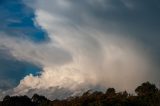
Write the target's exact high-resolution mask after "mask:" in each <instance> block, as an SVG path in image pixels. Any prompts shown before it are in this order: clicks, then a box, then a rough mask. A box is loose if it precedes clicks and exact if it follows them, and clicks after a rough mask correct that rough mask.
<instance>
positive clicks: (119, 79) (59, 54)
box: [0, 0, 152, 98]
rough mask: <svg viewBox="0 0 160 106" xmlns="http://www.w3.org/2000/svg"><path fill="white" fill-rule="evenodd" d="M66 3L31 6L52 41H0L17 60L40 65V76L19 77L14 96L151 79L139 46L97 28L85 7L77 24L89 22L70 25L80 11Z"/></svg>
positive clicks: (129, 87) (124, 85) (119, 85)
mask: <svg viewBox="0 0 160 106" xmlns="http://www.w3.org/2000/svg"><path fill="white" fill-rule="evenodd" d="M69 3H70V2H68V1H65V2H64V1H61V3H59V2H58V0H55V1H54V2H53V1H49V2H45V1H42V0H39V1H37V4H35V7H36V9H35V12H36V13H35V14H36V19H35V21H36V22H35V23H36V24H38V25H40V26H41V27H42V28H43V29H45V30H46V31H47V33H48V36H49V38H50V42H48V43H44V44H43V43H42V44H35V43H31V42H30V41H28V40H24V41H23V40H20V39H17V38H16V39H15V38H5V37H4V38H2V39H0V45H4V46H5V47H7V48H9V50H10V52H11V53H12V55H13V56H14V57H16V58H17V59H22V60H25V61H29V62H32V63H35V64H38V65H41V66H42V67H43V71H42V72H41V75H40V76H33V75H28V76H26V77H25V78H24V79H22V80H21V82H20V84H19V85H18V86H17V87H16V88H15V89H14V92H13V94H29V93H31V94H32V93H35V92H38V90H40V92H41V93H43V94H45V92H46V94H49V93H47V92H54V90H53V89H55V88H57V87H58V89H63V90H64V89H66V90H67V91H68V90H69V91H72V92H75V91H81V90H82V91H83V90H86V89H94V88H95V87H97V86H100V87H102V88H107V87H115V88H116V89H118V90H129V91H132V90H133V89H134V88H135V87H136V86H137V85H138V84H140V83H142V82H144V81H146V80H147V79H149V77H148V76H149V73H150V72H149V70H150V68H151V67H152V66H151V65H152V63H151V61H150V59H149V56H148V55H147V54H146V53H144V52H143V51H142V50H141V45H140V44H138V43H137V42H135V41H134V40H133V39H132V38H125V37H124V36H122V34H120V33H116V34H114V35H112V34H110V33H107V31H104V30H101V29H100V28H97V26H98V24H97V23H99V21H98V20H97V19H95V18H91V16H89V15H88V16H87V13H88V12H85V11H84V13H79V14H80V16H81V15H82V14H84V16H85V17H81V18H80V22H87V23H86V24H87V26H84V25H82V24H79V23H74V22H75V20H72V19H74V18H73V17H76V18H77V16H74V13H76V12H83V11H78V10H76V9H77V8H73V9H75V10H73V11H68V10H70V8H71V7H75V6H73V5H74V4H72V3H71V4H69ZM68 5H70V6H69V7H68ZM59 6H60V7H59ZM61 6H62V7H61ZM82 10H83V9H82ZM68 12H69V13H68ZM72 12H73V13H72ZM71 14H72V16H70V15H71ZM68 15H69V16H68ZM76 15H77V14H76ZM70 17H71V18H70ZM86 17H87V18H86ZM86 20H87V21H86ZM92 22H95V23H94V24H90V23H92ZM90 25H94V26H90ZM96 25H97V26H96ZM95 26H96V27H95ZM107 27H109V26H107ZM50 88H53V89H50ZM64 91H65V90H64ZM71 94H73V93H71ZM46 96H48V97H50V98H55V97H53V96H50V95H46ZM59 96H62V95H59ZM63 96H65V95H64V93H63ZM67 96H68V95H67Z"/></svg>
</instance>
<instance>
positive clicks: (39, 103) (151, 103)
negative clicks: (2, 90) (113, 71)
mask: <svg viewBox="0 0 160 106" xmlns="http://www.w3.org/2000/svg"><path fill="white" fill-rule="evenodd" d="M135 93H136V95H132V94H129V93H127V91H123V92H116V91H115V89H114V88H108V89H107V90H106V92H100V91H94V92H92V91H91V90H89V91H87V92H85V93H83V94H82V95H81V96H75V97H69V98H67V99H64V100H53V101H51V100H48V99H47V98H46V97H44V96H41V95H38V94H34V95H33V96H32V98H29V97H27V96H5V97H4V99H3V101H1V102H0V106H160V89H158V88H157V87H156V86H155V84H151V83H150V82H145V83H142V84H141V85H140V86H138V87H137V88H136V89H135Z"/></svg>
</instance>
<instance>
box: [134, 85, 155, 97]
mask: <svg viewBox="0 0 160 106" xmlns="http://www.w3.org/2000/svg"><path fill="white" fill-rule="evenodd" d="M135 92H136V93H137V95H139V96H147V95H151V94H155V93H157V92H158V88H156V86H155V85H154V84H151V83H149V82H145V83H142V85H141V86H138V87H137V88H136V89H135Z"/></svg>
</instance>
